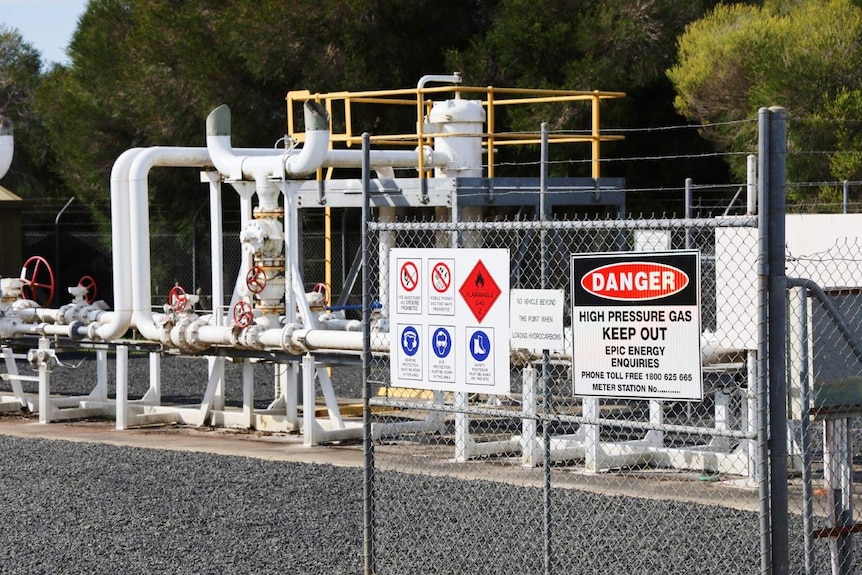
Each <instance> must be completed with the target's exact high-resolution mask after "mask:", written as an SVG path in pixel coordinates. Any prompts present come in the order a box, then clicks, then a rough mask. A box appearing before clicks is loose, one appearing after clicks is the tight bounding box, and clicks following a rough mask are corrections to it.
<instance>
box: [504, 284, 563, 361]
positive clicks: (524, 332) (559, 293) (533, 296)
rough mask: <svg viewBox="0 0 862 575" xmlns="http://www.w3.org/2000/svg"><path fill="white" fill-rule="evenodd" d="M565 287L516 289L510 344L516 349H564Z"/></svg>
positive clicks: (512, 307)
mask: <svg viewBox="0 0 862 575" xmlns="http://www.w3.org/2000/svg"><path fill="white" fill-rule="evenodd" d="M564 299H565V295H564V293H563V290H553V289H548V290H543V289H513V290H512V304H511V315H510V320H509V325H510V326H511V331H510V339H509V344H510V345H511V346H512V348H513V349H516V348H525V349H541V350H561V349H563V348H564V347H565V344H564V341H563V302H564Z"/></svg>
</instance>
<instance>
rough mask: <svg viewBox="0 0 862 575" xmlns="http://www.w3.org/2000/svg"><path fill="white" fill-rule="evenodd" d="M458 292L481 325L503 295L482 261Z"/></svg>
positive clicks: (477, 263)
mask: <svg viewBox="0 0 862 575" xmlns="http://www.w3.org/2000/svg"><path fill="white" fill-rule="evenodd" d="M458 291H459V293H460V294H461V297H462V298H464V303H466V304H467V307H468V308H469V309H470V311H471V312H472V313H473V316H474V317H475V318H476V320H477V321H478V322H479V323H482V320H483V319H485V316H486V315H488V311H490V309H491V306H493V305H494V302H495V301H497V298H498V297H500V293H502V292H501V291H500V287H499V286H498V285H497V282H495V281H494V278H493V277H492V276H491V272H489V271H488V268H486V267H485V264H484V263H482V260H479V261H478V262H476V265H475V266H474V267H473V269H472V270H471V271H470V273H469V274H468V275H467V279H466V280H464V283H463V284H462V285H461V289H460V290H458Z"/></svg>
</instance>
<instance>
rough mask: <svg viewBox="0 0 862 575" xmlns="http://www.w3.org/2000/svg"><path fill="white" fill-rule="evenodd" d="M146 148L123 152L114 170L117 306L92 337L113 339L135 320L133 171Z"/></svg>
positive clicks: (112, 197) (95, 328) (113, 204)
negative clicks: (132, 214) (133, 302)
mask: <svg viewBox="0 0 862 575" xmlns="http://www.w3.org/2000/svg"><path fill="white" fill-rule="evenodd" d="M145 149H146V148H133V149H131V150H126V151H125V152H123V153H122V154H121V155H120V157H119V158H117V161H115V162H114V167H113V168H112V169H111V245H112V246H113V259H114V262H113V270H114V273H113V275H114V309H115V310H116V313H114V314H113V315H111V316H110V319H109V321H108V322H107V323H105V324H102V325H100V326H96V325H92V326H91V330H92V332H91V333H90V334H88V337H89V338H90V339H92V340H94V341H99V340H101V341H110V340H113V339H117V338H118V337H121V336H122V335H123V334H124V333H126V331H127V330H128V329H129V327H130V326H131V323H132V283H131V277H132V247H131V245H132V242H131V236H130V234H129V228H130V227H131V215H130V212H129V170H130V169H131V167H132V162H133V161H134V160H135V158H137V157H138V155H139V154H140V153H141V152H143V151H144V150H145Z"/></svg>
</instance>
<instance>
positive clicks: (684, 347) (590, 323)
mask: <svg viewBox="0 0 862 575" xmlns="http://www.w3.org/2000/svg"><path fill="white" fill-rule="evenodd" d="M571 270H572V278H571V279H572V338H573V343H574V345H573V350H572V375H573V379H574V382H573V385H574V393H575V395H585V396H601V397H629V398H639V399H673V400H701V399H703V384H702V375H701V355H700V354H701V350H700V254H699V252H697V251H690V250H687V251H674V252H649V253H643V252H641V253H638V252H630V253H604V254H577V255H573V256H572V266H571Z"/></svg>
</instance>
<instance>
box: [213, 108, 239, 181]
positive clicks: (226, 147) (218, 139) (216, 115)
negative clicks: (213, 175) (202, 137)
mask: <svg viewBox="0 0 862 575" xmlns="http://www.w3.org/2000/svg"><path fill="white" fill-rule="evenodd" d="M230 122H231V115H230V107H228V105H227V104H222V105H221V106H219V107H218V108H216V109H215V110H213V111H212V112H210V113H209V115H208V116H207V151H208V152H209V154H210V158H211V159H212V162H213V166H214V167H215V169H216V170H218V171H219V173H220V174H222V175H224V176H226V177H227V178H228V179H231V180H240V179H242V160H243V158H241V157H238V156H237V155H236V154H234V151H233V146H232V145H231V140H230V136H231V130H230Z"/></svg>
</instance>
